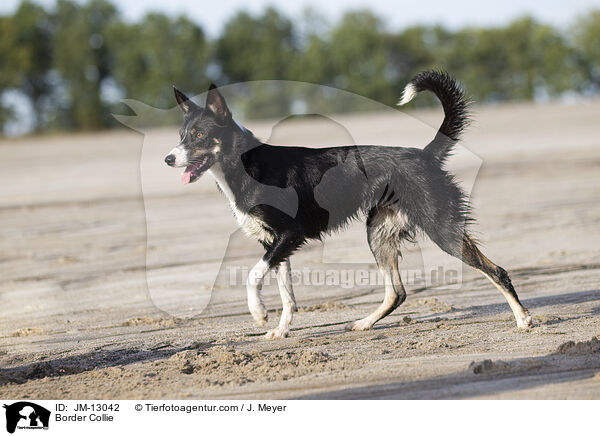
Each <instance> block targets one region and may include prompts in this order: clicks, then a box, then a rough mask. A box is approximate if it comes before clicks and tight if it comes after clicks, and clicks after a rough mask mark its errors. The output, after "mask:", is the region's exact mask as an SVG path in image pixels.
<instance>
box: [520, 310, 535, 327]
mask: <svg viewBox="0 0 600 436" xmlns="http://www.w3.org/2000/svg"><path fill="white" fill-rule="evenodd" d="M517 327H518V328H520V329H530V328H532V327H533V320H532V319H531V315H529V314H526V315H525V316H523V317H519V318H517Z"/></svg>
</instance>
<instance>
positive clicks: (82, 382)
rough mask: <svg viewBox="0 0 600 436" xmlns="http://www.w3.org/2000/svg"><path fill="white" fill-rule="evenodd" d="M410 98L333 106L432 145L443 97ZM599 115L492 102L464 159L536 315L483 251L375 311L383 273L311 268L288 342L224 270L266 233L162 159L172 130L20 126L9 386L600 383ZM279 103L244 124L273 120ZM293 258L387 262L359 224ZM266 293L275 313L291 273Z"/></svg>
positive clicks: (307, 138)
mask: <svg viewBox="0 0 600 436" xmlns="http://www.w3.org/2000/svg"><path fill="white" fill-rule="evenodd" d="M412 115H413V116H414V117H416V119H414V118H410V117H404V118H402V119H401V120H400V121H398V120H397V119H396V118H397V116H395V115H393V114H390V113H386V114H375V115H374V114H370V115H364V116H356V115H354V116H344V117H339V118H338V119H337V121H339V122H340V123H342V124H343V125H346V126H351V131H352V132H351V134H352V136H353V137H354V138H355V139H357V142H362V143H365V142H367V143H369V142H370V143H396V142H397V139H398V138H402V141H403V142H402V143H401V144H402V145H414V146H423V145H424V144H425V143H427V141H428V140H429V139H430V138H431V133H432V128H431V126H437V125H438V124H439V122H440V120H441V113H440V111H439V110H433V111H428V112H413V113H412ZM599 119H600V102H591V103H580V104H577V105H558V104H556V105H549V106H543V107H536V106H530V105H523V106H503V107H496V108H478V109H477V113H476V120H477V122H476V124H475V125H474V126H473V127H472V128H471V129H470V131H469V132H468V133H467V135H466V137H465V141H464V146H465V147H466V149H468V150H471V152H472V154H470V153H462V154H461V153H459V156H457V157H456V158H455V159H453V163H452V164H451V166H453V165H454V166H456V171H457V172H458V174H459V176H461V179H463V180H467V181H468V180H470V179H473V177H474V175H476V178H474V179H473V180H474V184H473V191H472V202H473V204H474V207H475V211H476V217H477V218H478V224H477V225H476V227H475V230H476V232H477V234H478V235H479V237H480V239H481V240H482V242H483V251H484V252H485V253H486V254H487V255H488V257H490V258H491V259H493V260H494V261H496V262H497V263H498V264H500V265H502V266H504V267H505V268H506V269H507V270H508V271H509V272H510V274H511V276H512V278H513V282H514V283H515V285H516V288H517V291H518V293H519V295H520V297H521V300H522V301H523V303H524V305H525V306H526V307H528V308H529V309H530V311H531V313H532V315H533V316H534V318H535V323H536V326H535V328H533V329H532V330H529V331H519V330H518V329H517V328H516V327H515V323H514V320H513V318H512V314H511V312H510V310H509V308H508V305H507V304H506V303H505V301H504V300H503V298H502V296H501V295H500V293H499V292H498V291H497V290H496V289H495V288H494V287H493V286H492V285H491V284H490V283H489V282H487V281H486V280H485V279H484V278H483V277H481V276H480V275H479V274H478V273H477V272H475V271H473V270H470V269H468V268H465V269H464V270H463V271H461V273H462V276H461V277H460V286H437V287H434V286H421V285H419V284H418V283H416V282H414V283H407V289H408V294H409V295H408V299H407V301H406V302H405V304H404V305H402V306H401V307H400V308H399V309H398V310H396V311H395V312H394V313H393V314H392V315H390V316H388V317H387V318H385V319H384V320H383V321H382V322H380V323H379V324H378V325H377V326H376V328H375V329H374V330H372V331H368V332H345V331H344V329H343V327H344V324H345V323H347V322H348V321H351V320H354V319H358V318H361V317H363V316H365V315H366V314H368V313H369V312H370V311H372V310H374V309H375V307H377V305H378V304H379V303H380V301H381V299H382V296H383V290H382V286H381V285H377V284H375V285H372V286H355V287H352V286H351V287H348V286H345V287H342V286H331V285H326V284H321V285H318V284H312V285H309V284H300V285H298V286H296V298H297V301H298V305H299V307H300V311H299V313H297V314H296V316H295V319H294V324H293V330H292V332H291V335H290V337H289V338H286V339H282V340H277V341H267V340H265V339H264V338H263V337H262V334H263V333H264V332H265V328H260V327H257V326H255V325H254V324H253V323H252V321H251V318H250V316H249V314H248V313H247V309H246V306H245V295H244V291H243V287H242V286H241V285H240V284H239V283H237V282H236V283H234V284H231V283H229V285H228V283H227V281H226V280H224V277H226V276H227V274H225V275H224V274H223V271H225V272H227V269H224V268H223V265H229V266H231V265H237V266H240V267H241V266H252V265H253V264H254V263H255V262H256V260H257V259H258V256H259V255H260V249H259V247H258V246H257V245H255V244H254V243H252V242H251V241H247V240H246V239H244V238H243V237H240V235H239V234H236V233H234V232H235V223H234V219H233V218H232V216H231V212H230V211H229V209H228V205H227V202H226V200H225V198H224V197H223V196H222V194H220V193H219V192H218V191H217V189H216V187H215V186H214V183H212V182H211V181H210V180H209V179H208V177H206V178H203V179H202V180H200V181H199V182H198V183H196V184H194V185H193V186H188V187H182V186H181V185H180V183H179V176H180V174H179V172H178V171H176V170H172V169H169V168H166V167H165V166H164V164H162V162H161V161H160V157H161V156H164V154H166V152H167V151H168V150H169V149H170V148H171V146H172V145H173V144H175V142H176V129H164V130H155V131H151V132H147V133H148V134H147V135H145V136H144V135H142V134H140V133H136V132H133V131H126V130H124V131H114V132H108V133H100V134H89V135H88V134H81V135H69V136H47V137H41V138H37V137H32V138H26V139H20V140H5V141H2V142H0V155H1V156H2V158H1V159H0V186H1V188H0V307H1V308H2V317H1V320H0V397H1V398H32V399H46V398H53V399H56V398H86V399H91V398H105V399H117V398H148V399H151V398H320V399H327V398H338V399H342V398H343V399H346V398H348V399H349V398H364V399H370V398H386V399H391V398H395V399H416V398H427V399H437V398H554V399H556V398H596V399H600V343H599V341H598V337H599V336H598V335H600V284H599V283H600V250H599V249H598V242H599V241H600V238H599V236H600V231H599V230H600V171H599V169H600V124H599V123H598V120H599ZM272 124H273V123H268V122H261V123H249V124H248V126H249V127H250V128H251V129H252V130H253V131H255V132H256V133H257V134H259V135H260V136H261V137H263V138H268V137H269V136H270V135H271V133H270V130H271V126H272ZM330 128H331V126H329V125H327V124H326V123H325V124H322V123H321V124H319V123H317V122H310V121H302V122H300V123H292V124H290V125H289V126H288V127H287V130H286V129H283V130H281V131H279V132H276V133H277V134H276V135H275V134H273V136H277V139H279V140H281V141H282V142H286V141H287V143H289V142H290V141H292V140H293V141H294V142H304V143H307V144H313V143H314V144H315V145H319V143H320V141H321V142H324V143H326V142H327V139H330V138H331V142H332V143H337V142H338V141H337V140H336V136H335V135H338V134H339V137H337V138H339V139H340V141H342V140H343V138H344V132H343V131H339V129H338V130H336V129H333V130H332V131H330V130H328V129H330ZM286 135H287V136H286ZM290 138H292V139H290ZM140 156H141V158H142V164H141V166H140ZM479 164H481V168H479V171H478V172H477V169H478V167H479ZM140 168H141V171H140ZM469 183H470V182H469ZM225 254H227V256H226V257H227V260H226V261H225V262H223V261H222V260H223V257H224V255H225ZM415 259H417V260H416V261H415V262H417V263H418V262H419V261H421V260H422V259H426V261H422V262H424V263H426V264H427V265H436V264H437V263H438V262H439V264H440V265H444V264H445V263H448V262H449V259H448V256H446V255H445V254H443V253H441V252H440V250H438V249H437V248H435V247H433V246H432V245H431V243H428V242H427V241H424V242H422V243H421V244H420V245H418V246H408V247H407V248H406V250H405V258H404V260H403V261H402V263H401V269H402V268H405V269H406V268H407V266H406V264H407V263H409V264H410V263H411V262H413V261H414V260H415ZM420 259H421V260H420ZM292 265H293V267H294V268H295V269H298V270H299V269H302V268H309V269H311V268H314V269H318V268H323V265H330V266H335V267H338V268H339V267H340V265H344V268H350V269H351V268H353V265H355V266H356V267H357V268H363V267H364V268H366V269H371V270H373V269H374V265H373V264H372V261H371V260H370V258H369V256H368V251H367V247H366V242H365V236H364V228H363V226H362V225H361V224H356V225H352V226H351V227H350V228H349V229H348V231H347V232H345V233H343V234H341V235H337V236H334V237H332V238H331V240H329V241H327V242H326V243H325V245H324V246H322V245H318V244H316V245H311V246H309V247H307V248H306V249H304V250H303V251H302V252H300V253H299V254H298V255H297V256H295V257H294V258H293V264H292ZM219 271H221V273H219V275H217V273H218V272H219ZM212 289H214V290H213V292H212V293H211V290H212ZM265 301H266V304H267V306H268V308H269V309H270V313H269V315H270V319H269V323H268V325H267V327H268V328H272V327H274V326H275V325H276V322H277V310H279V309H280V307H281V304H280V301H279V296H278V293H277V290H276V288H275V287H274V286H273V285H270V286H267V287H266V289H265ZM208 303H210V304H208ZM207 304H208V308H207V310H205V311H201V309H202V308H203V307H204V306H206V305H207ZM199 312H200V313H199ZM571 341H573V342H571Z"/></svg>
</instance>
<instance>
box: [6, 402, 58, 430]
mask: <svg viewBox="0 0 600 436" xmlns="http://www.w3.org/2000/svg"><path fill="white" fill-rule="evenodd" d="M4 408H5V409H6V431H8V432H9V433H14V432H15V430H16V429H17V428H19V429H44V430H47V429H48V424H49V422H50V411H49V410H48V409H46V408H44V407H42V406H38V405H37V404H35V403H30V402H29V401H19V402H17V403H13V404H10V405H9V404H4Z"/></svg>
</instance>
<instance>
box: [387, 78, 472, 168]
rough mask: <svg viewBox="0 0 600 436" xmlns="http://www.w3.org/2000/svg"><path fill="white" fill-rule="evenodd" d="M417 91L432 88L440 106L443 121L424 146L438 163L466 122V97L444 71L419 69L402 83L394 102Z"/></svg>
mask: <svg viewBox="0 0 600 436" xmlns="http://www.w3.org/2000/svg"><path fill="white" fill-rule="evenodd" d="M421 91H431V92H433V93H434V94H435V95H436V96H437V98H439V100H440V102H441V103H442V107H443V108H444V115H445V117H444V121H443V122H442V125H441V126H440V128H439V129H438V132H437V134H436V135H435V138H434V139H433V141H431V142H430V143H429V144H428V145H427V147H425V150H424V151H425V153H427V154H429V155H430V156H431V157H432V158H433V159H435V160H436V161H437V162H438V163H439V164H440V165H441V164H443V163H444V161H445V160H446V159H447V158H448V156H449V155H450V153H451V151H452V147H453V146H454V144H456V143H457V142H458V140H459V138H460V134H461V133H462V132H463V131H464V130H465V128H466V127H467V126H468V125H469V122H470V116H469V100H468V99H467V97H466V95H465V92H464V90H463V89H462V87H461V86H460V84H459V83H458V82H457V81H456V80H454V79H453V78H452V77H451V76H450V75H449V74H448V73H446V72H443V71H423V72H422V73H419V74H417V75H416V76H415V77H414V78H413V79H412V80H411V81H410V82H409V83H408V85H406V87H405V88H404V92H403V94H402V98H401V99H400V102H399V103H398V105H404V104H406V103H408V102H409V101H411V100H412V99H413V98H414V97H415V96H416V95H417V93H419V92H421Z"/></svg>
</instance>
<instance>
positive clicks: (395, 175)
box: [166, 71, 531, 327]
mask: <svg viewBox="0 0 600 436" xmlns="http://www.w3.org/2000/svg"><path fill="white" fill-rule="evenodd" d="M425 90H429V91H432V92H433V93H435V95H436V96H437V97H438V98H439V99H440V101H441V103H442V106H443V109H444V113H445V118H444V121H443V122H442V124H441V126H440V128H439V131H438V132H437V134H436V136H435V138H434V139H433V140H432V141H431V142H430V143H429V144H428V145H427V146H426V147H425V148H424V149H422V150H421V149H417V148H402V147H384V146H366V145H360V146H359V145H349V146H340V147H331V148H320V149H313V148H306V147H296V146H275V145H269V144H264V143H262V142H260V141H259V140H258V139H257V138H256V137H255V136H254V135H253V134H252V133H251V132H250V131H248V130H246V129H245V128H243V127H241V126H240V125H238V124H237V123H236V122H235V121H233V118H232V115H231V112H230V110H229V108H228V107H227V104H226V102H225V100H224V98H223V97H222V95H221V94H220V93H219V92H218V90H217V89H216V87H215V86H214V85H211V88H210V90H209V92H208V96H207V102H206V106H205V108H204V109H202V108H200V107H198V106H197V105H195V104H194V103H193V102H192V101H191V100H189V99H188V98H187V97H186V96H185V95H184V94H183V93H181V92H180V91H178V90H177V89H175V95H176V99H177V102H178V104H179V105H180V107H181V108H182V110H183V112H184V123H183V127H182V129H181V132H180V133H181V145H180V147H183V150H184V152H183V153H184V154H185V156H186V159H184V160H185V164H187V168H186V173H187V174H189V175H190V177H189V180H188V179H187V176H186V181H189V182H193V181H195V180H197V179H198V178H199V177H200V175H201V174H202V173H203V172H205V171H207V170H209V169H210V168H211V167H212V166H214V165H216V166H217V167H218V168H219V169H220V174H221V178H222V179H221V181H220V182H219V185H220V187H221V188H222V189H223V186H222V185H227V190H228V191H229V195H230V196H233V198H230V201H231V202H232V206H233V208H234V210H236V209H237V211H236V215H244V216H249V217H252V219H253V221H254V223H255V224H256V223H259V224H258V225H259V226H261V227H262V229H261V231H260V232H258V233H257V234H256V237H257V239H259V241H260V242H261V244H262V245H263V246H264V248H265V250H266V253H265V256H264V257H263V260H264V261H265V262H266V263H267V264H268V267H269V268H277V267H278V265H280V264H281V263H282V262H285V261H286V260H287V259H288V258H289V256H290V255H291V254H292V253H293V252H294V251H295V250H297V249H298V248H299V247H300V246H302V245H303V244H304V243H305V242H306V241H307V240H310V239H320V238H322V237H323V236H325V235H326V234H328V233H331V232H333V231H336V230H338V229H340V228H342V227H343V226H344V225H345V224H347V223H348V222H349V221H350V220H351V219H353V218H356V217H358V216H359V215H361V214H364V215H366V217H367V225H368V236H369V243H370V245H371V249H372V251H373V253H374V255H375V258H376V260H377V262H378V264H379V266H380V269H382V271H383V269H385V268H391V270H394V271H396V270H397V260H398V255H399V254H400V251H399V246H400V243H401V241H402V240H405V239H412V238H413V237H414V235H415V233H416V232H418V231H419V230H420V231H423V232H424V233H425V234H427V235H428V236H429V237H430V238H431V239H432V240H433V241H434V242H435V243H436V244H437V245H438V246H439V247H440V248H441V249H442V250H444V251H445V252H447V253H449V254H451V255H453V256H456V257H458V258H461V259H463V260H464V261H465V262H466V263H468V264H469V265H471V266H473V267H475V268H477V269H479V270H481V271H482V272H484V273H485V274H486V275H487V276H488V277H490V278H491V280H492V281H494V283H496V285H498V286H499V287H500V289H501V290H502V291H503V293H505V296H507V298H508V299H509V303H510V304H511V307H513V311H515V310H516V309H515V307H514V305H515V304H516V305H518V306H519V307H521V306H520V303H519V302H518V297H517V295H516V293H515V291H514V288H513V287H512V284H511V283H510V279H509V278H508V275H507V274H506V271H504V270H503V269H502V268H500V267H498V266H496V265H495V264H493V263H491V262H490V261H489V260H488V259H487V258H485V256H483V255H482V254H481V253H480V252H479V250H478V249H477V247H476V245H475V242H474V241H473V239H472V238H471V237H470V236H469V234H468V229H467V227H468V224H469V223H470V222H471V220H472V219H471V217H470V213H469V212H470V209H469V205H468V202H467V198H466V196H465V194H464V192H463V191H462V190H461V188H460V187H459V186H458V184H457V183H456V182H455V180H454V177H453V176H452V175H451V174H449V173H448V172H447V171H446V170H445V169H444V167H443V166H444V162H445V161H446V159H447V158H448V156H449V155H450V153H451V151H452V147H453V146H454V145H455V144H456V142H457V141H458V140H459V137H460V134H461V132H462V131H463V130H464V128H465V127H466V126H467V124H468V122H469V114H468V101H467V99H466V97H465V94H464V92H463V90H462V89H461V87H460V86H459V85H458V84H457V83H456V82H455V81H454V80H453V79H452V78H451V77H450V76H448V75H447V74H445V73H441V72H434V71H427V72H424V73H421V74H419V75H417V76H416V77H415V78H414V79H413V80H412V81H411V82H410V83H409V85H408V86H407V89H406V90H405V93H406V92H411V93H413V94H416V92H420V91H425ZM409 99H410V98H409ZM166 161H167V163H169V164H170V165H175V159H174V158H173V156H172V155H170V156H167V159H166ZM273 188H278V189H279V190H275V191H273ZM267 191H268V192H267ZM274 192H275V193H274ZM267 197H271V198H267ZM275 197H276V198H275ZM291 203H294V205H295V207H293V208H291V210H290V209H289V208H288V209H287V210H286V208H285V207H277V205H289V204H291ZM294 212H295V213H294ZM255 233H256V232H255ZM398 281H399V278H398ZM394 283H396V282H394ZM394 290H395V294H396V297H397V298H395V297H394V298H395V300H396V301H394V303H393V304H392V305H391V306H390V305H388V306H389V307H387V309H386V310H383V311H382V313H384V312H385V314H387V313H389V312H391V310H393V308H395V307H397V305H399V304H400V303H401V302H402V301H403V300H404V298H405V294H404V290H403V288H402V285H401V283H400V284H399V285H398V284H397V283H396V284H395V285H394ZM386 298H387V294H386ZM510 300H513V301H510ZM392 306H393V307H392ZM517 309H518V308H517ZM521 309H522V307H521ZM522 310H523V311H524V309H522ZM523 313H525V314H526V311H524V312H523ZM385 314H384V315H383V316H385ZM515 316H517V314H516V312H515ZM523 317H525V315H523ZM379 319H380V318H379ZM517 319H518V317H517ZM518 321H519V320H518ZM521 321H522V322H520V323H519V325H520V326H521V323H526V324H528V325H530V324H531V321H530V318H529V320H525V319H524V320H521ZM367 324H369V323H367ZM371 325H372V324H371ZM369 327H370V326H369Z"/></svg>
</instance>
